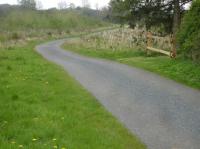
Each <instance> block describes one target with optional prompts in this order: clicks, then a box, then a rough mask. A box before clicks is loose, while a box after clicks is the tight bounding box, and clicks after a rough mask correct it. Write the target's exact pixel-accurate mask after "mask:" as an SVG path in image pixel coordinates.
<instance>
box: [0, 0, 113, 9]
mask: <svg viewBox="0 0 200 149" xmlns="http://www.w3.org/2000/svg"><path fill="white" fill-rule="evenodd" d="M39 1H41V2H42V5H43V8H45V9H47V8H52V7H57V6H58V3H59V2H60V1H66V2H67V3H74V4H75V5H76V6H81V5H82V0H39ZM88 1H89V2H90V4H91V6H92V8H96V7H95V6H96V4H97V3H98V5H99V7H103V6H107V5H108V3H109V1H110V0H88ZM0 4H17V0H0Z"/></svg>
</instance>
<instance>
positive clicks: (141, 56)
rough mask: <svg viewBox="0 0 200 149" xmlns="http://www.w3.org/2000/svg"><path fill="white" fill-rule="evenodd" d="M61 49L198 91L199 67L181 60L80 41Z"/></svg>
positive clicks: (66, 44) (199, 83)
mask: <svg viewBox="0 0 200 149" xmlns="http://www.w3.org/2000/svg"><path fill="white" fill-rule="evenodd" d="M63 48H65V49H67V50H71V51H73V52H76V53H79V54H82V55H85V56H90V57H98V58H105V59H110V60H115V61H118V62H120V63H124V64H128V65H130V66H135V67H139V68H143V69H146V70H148V71H151V72H155V73H158V74H160V75H162V76H165V77H167V78H170V79H173V80H175V81H177V82H180V83H183V84H186V85H188V86H191V87H193V88H197V89H200V65H198V64H196V63H193V62H192V61H189V60H185V59H182V58H181V57H179V58H177V59H170V58H168V57H165V56H159V55H156V56H146V53H145V52H143V51H141V50H135V49H120V50H112V49H102V48H101V49H98V48H96V47H91V46H90V44H89V43H86V42H84V43H82V41H81V40H80V39H78V38H77V39H74V40H69V41H67V42H66V43H65V44H64V45H63Z"/></svg>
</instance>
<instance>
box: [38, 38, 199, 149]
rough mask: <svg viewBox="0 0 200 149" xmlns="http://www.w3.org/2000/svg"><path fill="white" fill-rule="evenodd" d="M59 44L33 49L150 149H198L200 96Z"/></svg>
mask: <svg viewBox="0 0 200 149" xmlns="http://www.w3.org/2000/svg"><path fill="white" fill-rule="evenodd" d="M63 42H64V40H57V41H53V42H49V43H46V44H43V45H39V46H37V48H36V49H37V51H38V52H39V53H40V54H41V55H43V56H44V57H45V58H46V59H48V60H50V61H53V62H55V63H56V64H58V65H61V66H62V67H63V68H64V69H65V70H66V71H67V72H69V73H70V74H71V75H72V76H73V77H74V78H75V79H76V80H78V81H79V82H80V83H81V84H82V85H83V86H84V87H85V88H86V89H87V90H89V91H90V92H91V93H92V94H93V95H94V96H95V97H96V98H97V99H98V100H99V101H100V103H102V104H103V105H104V106H105V107H106V109H107V110H108V111H110V112H111V113H112V114H113V115H114V116H115V117H117V118H118V119H119V120H120V121H121V122H122V123H123V124H124V125H125V126H126V127H127V128H128V129H129V130H130V131H131V132H132V133H134V134H137V135H138V136H139V137H140V139H141V140H142V141H143V142H144V143H145V144H146V145H147V146H148V148H149V149H200V91H198V90H194V89H191V88H189V87H186V86H184V85H180V84H178V83H176V82H174V81H171V80H168V79H165V78H162V77H160V76H158V75H156V74H153V73H150V72H147V71H144V70H140V69H137V68H132V67H129V66H126V65H123V64H119V63H116V62H111V61H107V60H101V59H93V58H87V57H84V56H80V55H77V54H74V53H71V52H68V51H65V50H63V49H61V48H60V45H61V44H62V43H63ZM133 149H134V147H133Z"/></svg>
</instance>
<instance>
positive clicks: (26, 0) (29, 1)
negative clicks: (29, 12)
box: [18, 0, 36, 9]
mask: <svg viewBox="0 0 200 149" xmlns="http://www.w3.org/2000/svg"><path fill="white" fill-rule="evenodd" d="M18 3H19V4H20V5H21V6H22V7H23V8H27V9H36V1H35V0H18Z"/></svg>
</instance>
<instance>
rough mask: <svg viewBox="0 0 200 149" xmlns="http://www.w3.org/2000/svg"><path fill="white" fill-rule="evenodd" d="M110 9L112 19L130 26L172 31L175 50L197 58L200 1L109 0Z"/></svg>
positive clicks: (194, 58)
mask: <svg viewBox="0 0 200 149" xmlns="http://www.w3.org/2000/svg"><path fill="white" fill-rule="evenodd" d="M109 9H110V12H111V16H112V18H114V19H115V20H118V22H120V23H121V24H129V25H130V27H131V28H134V27H135V26H136V25H139V26H142V27H144V28H145V29H146V30H150V29H151V28H152V27H154V28H155V27H157V28H161V27H162V28H163V32H165V33H168V34H171V33H173V34H174V36H175V37H176V44H177V45H176V46H177V48H178V49H179V51H178V52H179V53H182V54H183V55H184V56H185V57H189V58H191V59H193V60H198V61H200V44H199V41H200V30H199V28H200V0H111V2H110V5H109Z"/></svg>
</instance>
